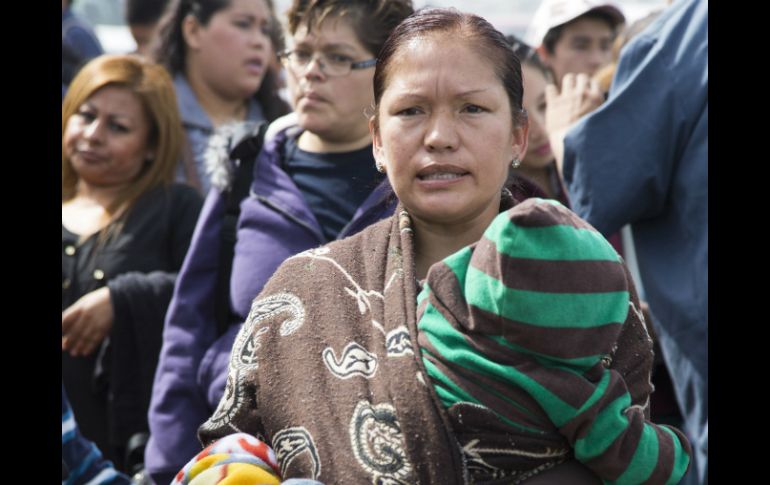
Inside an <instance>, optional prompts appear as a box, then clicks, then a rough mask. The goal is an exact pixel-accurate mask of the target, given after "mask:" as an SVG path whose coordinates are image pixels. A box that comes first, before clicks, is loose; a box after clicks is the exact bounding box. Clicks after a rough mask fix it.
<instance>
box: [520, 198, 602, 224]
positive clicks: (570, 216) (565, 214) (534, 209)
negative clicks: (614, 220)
mask: <svg viewBox="0 0 770 485" xmlns="http://www.w3.org/2000/svg"><path fill="white" fill-rule="evenodd" d="M508 214H509V216H510V220H511V222H513V223H514V224H516V225H517V226H520V227H548V226H553V225H558V224H562V225H565V226H572V227H576V228H579V229H590V230H592V231H596V229H595V228H594V227H593V226H592V225H591V224H589V223H587V222H586V221H584V220H583V219H581V218H580V217H578V216H577V214H575V213H574V212H572V211H571V210H569V209H567V208H566V207H563V206H558V207H557V206H554V205H553V204H550V203H543V202H540V203H538V202H537V201H535V200H534V199H527V200H525V201H524V202H521V203H520V204H518V205H516V207H514V208H513V209H511V210H510V211H509V212H508Z"/></svg>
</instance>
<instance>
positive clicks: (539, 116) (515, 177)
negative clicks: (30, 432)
mask: <svg viewBox="0 0 770 485" xmlns="http://www.w3.org/2000/svg"><path fill="white" fill-rule="evenodd" d="M509 41H510V42H511V44H512V46H511V48H512V49H513V52H514V53H516V55H517V56H518V57H519V59H520V60H521V62H522V64H521V74H522V76H523V78H524V99H523V106H524V109H526V110H527V116H528V118H529V141H530V142H531V144H530V148H529V150H527V155H526V156H525V157H524V158H523V159H522V160H521V164H520V165H518V167H515V168H514V169H513V170H511V173H510V182H509V183H508V184H507V187H508V188H510V190H511V192H513V197H514V198H515V199H517V200H524V199H527V198H529V197H543V198H548V199H556V200H558V201H559V202H561V203H562V204H564V205H565V206H567V207H570V202H569V196H568V195H567V191H566V190H565V188H564V182H563V181H562V178H561V176H560V175H559V171H558V170H557V168H556V159H555V156H554V153H553V151H552V150H551V144H550V142H549V140H548V132H547V131H546V129H545V110H546V103H545V87H546V86H547V85H548V82H549V81H548V79H549V76H550V74H549V72H548V70H547V69H546V67H545V66H544V65H543V64H542V62H541V61H540V58H539V57H538V55H537V52H535V50H534V49H532V48H531V47H530V46H528V45H526V44H524V43H523V42H521V41H519V40H517V39H515V38H513V39H511V38H510V37H509ZM570 78H571V75H570V77H567V79H570ZM511 182H512V183H511ZM607 240H609V241H610V244H612V247H614V248H615V250H616V251H617V252H618V253H620V254H621V255H623V243H622V240H621V236H620V232H617V233H615V234H612V235H610V236H609V237H607Z"/></svg>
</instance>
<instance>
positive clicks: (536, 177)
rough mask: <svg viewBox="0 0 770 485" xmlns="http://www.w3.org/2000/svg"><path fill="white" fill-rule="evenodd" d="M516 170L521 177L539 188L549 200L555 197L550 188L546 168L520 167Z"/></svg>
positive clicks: (549, 174) (548, 174)
mask: <svg viewBox="0 0 770 485" xmlns="http://www.w3.org/2000/svg"><path fill="white" fill-rule="evenodd" d="M518 170H519V172H521V174H522V175H524V176H525V177H527V178H528V179H529V180H531V181H532V182H534V183H535V184H537V186H538V187H540V189H541V190H542V191H543V192H545V195H547V196H548V197H550V198H554V197H556V194H555V193H554V191H553V187H552V186H551V172H550V170H549V168H548V166H545V167H543V168H529V167H524V166H523V165H522V166H520V167H519V168H518Z"/></svg>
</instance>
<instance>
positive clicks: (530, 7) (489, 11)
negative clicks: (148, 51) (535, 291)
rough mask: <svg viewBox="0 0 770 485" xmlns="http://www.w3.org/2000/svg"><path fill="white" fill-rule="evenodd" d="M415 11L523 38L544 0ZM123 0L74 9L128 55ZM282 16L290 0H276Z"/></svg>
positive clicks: (636, 9)
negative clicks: (477, 20)
mask: <svg viewBox="0 0 770 485" xmlns="http://www.w3.org/2000/svg"><path fill="white" fill-rule="evenodd" d="M413 1H414V6H415V8H421V7H426V6H433V7H455V8H457V9H459V10H462V11H465V12H472V13H475V14H478V15H480V16H482V17H484V18H485V19H487V20H488V21H489V22H490V23H492V25H494V26H495V27H496V28H497V29H498V30H500V31H501V32H502V33H503V34H514V35H516V36H523V35H524V32H525V31H526V29H527V25H528V24H529V21H530V19H531V18H532V15H533V14H534V12H535V10H536V9H537V7H538V5H540V2H541V1H542V0H502V1H501V0H430V1H428V0H413ZM123 2H124V0H74V2H73V4H72V9H73V10H74V11H75V12H76V13H78V14H80V15H82V16H83V17H85V18H86V20H88V21H89V23H90V24H91V25H92V26H94V30H95V31H96V35H97V36H98V37H99V41H100V42H101V44H102V47H103V48H104V50H105V52H108V53H115V54H120V53H126V52H131V51H133V50H134V49H135V47H136V44H135V43H134V39H133V37H131V33H130V32H129V31H128V27H126V25H125V21H124V17H123V8H124V7H123ZM273 2H274V4H275V6H276V9H277V10H278V12H280V13H281V14H283V12H285V11H286V10H287V9H288V8H289V5H291V0H273ZM615 4H616V5H617V6H619V7H620V8H621V10H623V14H625V16H626V21H627V23H629V24H630V23H632V22H633V21H634V20H637V19H639V18H642V17H644V16H645V15H647V13H649V12H651V11H652V10H656V9H659V8H662V7H664V6H665V5H666V2H665V0H615Z"/></svg>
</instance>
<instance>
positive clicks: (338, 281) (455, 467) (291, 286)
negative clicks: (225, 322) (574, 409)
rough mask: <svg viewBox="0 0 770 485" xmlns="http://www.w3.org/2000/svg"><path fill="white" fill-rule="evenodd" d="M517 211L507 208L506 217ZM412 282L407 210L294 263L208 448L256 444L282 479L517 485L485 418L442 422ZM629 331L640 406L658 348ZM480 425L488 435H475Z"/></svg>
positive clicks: (234, 357) (268, 300)
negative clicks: (237, 439) (267, 447)
mask: <svg viewBox="0 0 770 485" xmlns="http://www.w3.org/2000/svg"><path fill="white" fill-rule="evenodd" d="M510 206H511V202H510V200H508V199H504V203H503V204H501V210H503V209H507V208H509V207H510ZM415 281H416V280H415V275H414V247H413V241H412V230H411V224H410V219H409V216H408V215H407V214H406V213H405V212H403V207H399V208H398V209H397V210H396V215H394V216H393V217H391V218H390V219H386V220H384V221H381V222H380V223H378V224H375V225H373V226H371V227H369V228H368V229H366V230H364V231H362V232H361V233H359V234H358V235H356V236H353V237H351V238H348V239H345V240H342V241H337V242H333V243H331V244H329V245H327V246H324V247H321V248H318V249H314V250H310V251H306V252H304V253H300V254H298V255H296V256H293V257H291V258H289V259H288V260H286V261H285V262H284V263H283V265H282V266H281V267H280V268H279V269H278V270H277V271H276V273H275V275H274V276H273V277H272V279H271V280H270V281H269V282H268V284H267V285H266V286H265V288H264V290H263V291H262V293H261V294H260V295H259V296H258V297H257V298H256V299H255V301H254V304H253V306H252V309H251V312H250V314H249V316H248V318H247V321H246V322H245V323H244V326H243V328H242V330H241V332H240V334H239V336H238V338H237V339H236V342H235V344H234V346H233V351H232V354H231V359H230V373H229V377H228V381H227V388H226V389H225V395H224V397H223V398H222V401H221V402H220V404H219V407H218V408H217V410H216V411H215V413H214V415H213V416H212V417H211V418H210V419H209V420H208V421H207V422H206V423H204V424H203V425H202V426H201V428H200V430H199V437H200V439H201V441H202V442H203V443H204V444H208V443H210V442H211V441H213V440H215V439H218V438H220V437H222V436H225V435H228V434H231V433H233V432H237V431H242V432H246V433H250V434H253V435H255V436H258V437H260V438H262V439H264V440H266V441H267V442H268V443H269V444H271V445H272V446H273V448H274V450H275V453H276V456H277V459H278V462H279V463H280V464H281V472H282V476H283V477H284V479H285V478H291V477H305V478H315V479H317V480H320V481H322V482H324V483H326V484H332V483H345V484H363V483H376V484H399V483H404V484H406V483H408V484H418V483H420V484H442V485H449V484H455V483H510V478H508V479H507V480H506V479H505V478H504V477H505V476H506V473H505V468H506V461H507V460H508V459H509V458H511V457H513V458H515V455H516V450H517V444H516V441H515V440H514V439H513V438H512V437H511V436H510V435H509V434H505V433H504V432H501V433H497V434H492V433H490V432H489V431H488V429H489V426H490V425H489V422H488V420H489V419H490V417H489V415H488V414H487V413H488V411H485V410H484V409H480V408H479V407H473V406H468V407H466V408H462V407H460V408H457V409H454V408H453V409H451V410H449V411H448V412H447V411H446V410H444V409H443V407H442V405H441V403H440V401H439V400H438V398H437V396H436V394H435V391H434V390H433V387H432V386H431V385H430V383H428V385H426V382H427V380H426V372H425V368H424V365H423V363H422V359H421V358H420V356H419V348H418V347H417V345H416V343H417V326H416V297H417V285H416V284H415ZM623 329H624V330H623V332H622V334H621V336H620V337H619V339H618V342H617V350H616V352H615V353H614V356H613V361H612V363H611V366H612V367H613V368H615V369H616V370H618V371H619V372H620V373H621V375H622V376H623V377H624V379H625V380H626V382H627V384H628V388H629V392H630V394H631V397H632V401H633V403H634V404H637V405H642V406H645V407H646V406H647V400H648V397H649V394H650V392H651V391H652V386H651V384H650V380H649V376H650V371H651V365H652V342H651V341H650V339H649V336H648V335H647V332H646V330H645V329H644V325H643V324H642V322H641V321H638V320H637V321H635V322H631V323H630V324H628V325H624V326H623ZM479 422H483V423H484V427H483V428H486V429H487V431H485V432H483V433H479V432H477V429H479V428H476V427H475V426H474V423H479ZM557 455H558V454H557ZM561 459H563V457H561V456H556V457H555V460H554V463H556V462H558V461H560V460H561ZM501 480H502V481H501Z"/></svg>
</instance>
